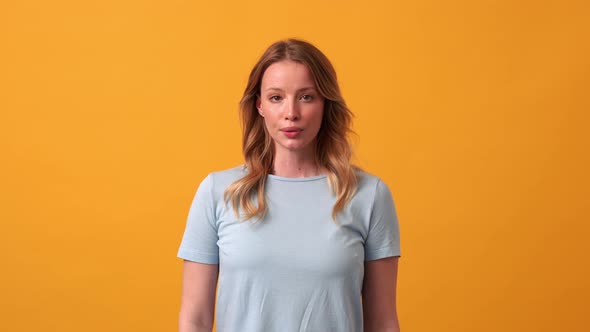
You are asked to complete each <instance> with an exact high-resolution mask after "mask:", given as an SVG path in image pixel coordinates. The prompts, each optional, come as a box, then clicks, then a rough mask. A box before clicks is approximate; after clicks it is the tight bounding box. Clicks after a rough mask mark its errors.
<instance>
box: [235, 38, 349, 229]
mask: <svg viewBox="0 0 590 332" xmlns="http://www.w3.org/2000/svg"><path fill="white" fill-rule="evenodd" d="M283 60H290V61H294V62H298V63H301V64H304V65H306V66H307V67H308V69H309V71H310V72H311V75H312V77H313V80H314V82H315V85H316V88H317V90H318V93H320V94H321V95H322V96H323V97H324V111H323V118H322V123H321V126H320V129H319V132H318V134H317V137H316V140H315V144H316V147H315V152H316V156H315V160H316V163H317V166H318V167H320V168H323V169H325V170H327V172H328V174H327V177H328V184H329V186H330V190H331V192H332V194H334V195H335V197H336V202H335V204H334V207H333V209H332V218H333V219H334V220H336V215H337V214H338V213H339V212H340V211H341V210H342V209H343V208H344V207H345V206H346V204H347V203H348V202H350V200H351V199H352V197H353V196H354V194H355V193H356V190H357V185H358V178H357V172H356V171H357V170H360V168H359V167H357V166H355V165H353V164H352V163H351V157H352V149H351V145H350V142H349V137H350V134H354V132H353V131H352V129H351V125H352V118H353V114H352V112H351V111H350V109H349V108H348V107H347V106H346V103H345V101H344V99H343V98H342V95H341V93H340V88H339V86H338V82H337V79H336V71H335V70H334V67H333V66H332V64H331V63H330V61H329V60H328V58H327V57H326V56H325V55H324V54H323V53H322V52H321V51H320V50H319V49H318V48H316V47H315V46H314V45H312V44H310V43H309V42H306V41H303V40H300V39H286V40H281V41H278V42H275V43H273V44H272V45H270V46H269V47H268V48H267V49H266V51H265V52H264V54H262V56H261V58H260V59H259V60H258V62H257V63H256V65H255V66H254V68H253V69H252V71H251V72H250V76H249V78H248V83H247V85H246V89H245V90H244V95H243V96H242V99H241V101H240V105H239V113H240V120H241V124H242V131H243V132H242V153H243V155H244V159H245V166H246V168H247V173H246V175H245V176H244V177H242V178H240V179H239V180H237V181H235V182H234V183H232V184H231V185H229V186H228V187H227V188H226V190H225V192H224V199H225V202H226V203H228V202H231V203H232V205H233V209H234V212H235V214H236V217H237V218H238V219H242V218H243V219H246V220H247V219H251V218H255V217H256V218H258V219H259V220H262V218H263V217H264V216H265V214H266V211H267V205H266V199H265V191H264V188H265V184H266V179H267V175H268V174H270V173H271V172H272V169H273V161H274V156H275V151H274V144H273V141H272V138H271V137H270V135H269V133H268V132H267V129H266V126H265V125H264V119H263V118H262V116H260V114H259V113H258V111H257V109H256V100H257V98H260V89H261V81H262V76H263V75H264V72H265V71H266V69H267V68H268V67H269V66H270V65H272V64H273V63H276V62H279V61H283ZM240 209H241V210H242V216H240V213H239V211H240Z"/></svg>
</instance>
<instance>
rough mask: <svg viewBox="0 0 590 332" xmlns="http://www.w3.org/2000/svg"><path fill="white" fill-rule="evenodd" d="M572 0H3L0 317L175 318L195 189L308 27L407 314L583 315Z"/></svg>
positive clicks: (581, 168)
mask: <svg viewBox="0 0 590 332" xmlns="http://www.w3.org/2000/svg"><path fill="white" fill-rule="evenodd" d="M588 17H590V10H589V5H588V4H587V2H586V1H518V2H515V1H509V0H498V1H467V0H464V1H435V0H418V1H410V2H408V1H360V2H354V3H344V2H342V1H295V2H285V1H243V2H242V1H235V2H234V3H231V4H229V3H227V2H218V3H215V2H214V1H207V2H198V1H179V0H171V1H149V0H142V1H113V0H109V1H64V0H58V1H5V2H3V3H2V4H1V5H0V34H1V40H0V41H1V45H2V52H0V58H1V61H0V77H1V80H0V82H1V83H0V84H1V86H0V110H1V112H2V113H1V116H2V118H1V119H2V120H1V121H0V149H1V156H2V160H1V163H0V165H1V166H0V167H1V168H2V170H1V172H0V181H1V184H2V186H1V187H2V194H1V197H0V199H1V202H2V208H1V209H0V220H1V229H2V231H1V235H0V237H1V238H0V259H1V264H2V273H1V274H0V294H2V295H1V296H0V312H1V319H0V330H2V331H11V332H17V331H174V330H175V329H176V328H177V315H178V309H179V303H180V282H181V272H182V264H181V260H180V259H177V258H176V251H177V249H178V245H179V243H180V240H181V237H182V232H183V230H184V226H185V220H186V216H187V213H188V208H189V206H190V202H191V200H192V197H193V195H194V192H195V190H196V188H197V185H198V183H199V182H200V181H201V180H202V179H203V178H204V177H205V176H206V174H207V173H208V172H210V171H213V170H220V169H224V168H228V167H232V166H235V165H237V164H239V163H241V161H242V159H241V158H242V157H241V152H240V144H241V143H240V128H239V123H238V117H237V103H238V100H239V98H240V96H241V93H242V91H243V89H244V87H245V83H246V79H247V75H248V73H249V70H250V69H251V67H252V66H253V65H254V63H255V61H256V60H257V58H258V57H259V56H260V54H261V53H262V51H263V50H264V49H265V48H266V47H267V46H268V45H269V44H270V43H271V42H273V41H275V40H278V39H281V38H286V37H299V38H303V39H306V40H309V41H311V42H312V43H314V44H316V45H317V46H318V47H320V49H322V50H323V51H324V52H325V53H326V54H327V55H328V57H329V58H330V59H331V60H332V61H333V63H334V65H335V67H336V69H337V71H338V74H339V79H340V82H341V87H342V90H343V93H344V96H345V98H346V99H347V102H348V104H349V106H350V107H351V108H352V110H353V111H354V112H355V113H356V122H355V130H356V131H357V133H358V135H359V139H357V140H356V143H355V149H356V160H357V161H358V164H359V165H360V166H362V167H364V168H366V169H367V170H368V171H370V172H372V173H374V174H376V175H378V176H380V177H381V178H383V179H384V180H385V182H386V183H388V185H389V186H390V188H391V190H392V192H393V194H394V198H395V200H396V205H397V208H398V214H399V219H400V228H401V234H402V258H401V260H400V270H399V284H398V292H399V298H398V306H399V309H398V310H399V318H400V323H401V327H402V330H403V331H586V330H587V328H588V326H587V325H588V321H587V320H586V319H585V318H583V317H582V316H583V315H584V314H587V313H588V299H589V298H590V289H589V286H590V275H589V273H588V268H589V264H588V262H589V259H588V257H587V255H588V253H589V252H590V245H589V242H590V241H589V240H588V236H589V235H590V234H589V233H590V232H589V229H590V226H589V222H590V220H589V219H590V218H589V216H590V211H589V205H590V204H589V197H590V190H589V186H590V181H589V180H590V179H589V176H588V170H589V169H590V162H589V153H588V150H589V147H590V146H589V145H590V144H589V141H590V140H589V138H588V136H587V133H586V132H585V131H587V130H588V127H589V121H588V120H589V116H588V112H589V111H590V101H589V92H590V60H589V59H590V33H589V31H590V23H589V22H590V21H589V20H588Z"/></svg>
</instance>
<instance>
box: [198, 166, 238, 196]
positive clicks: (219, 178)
mask: <svg viewBox="0 0 590 332" xmlns="http://www.w3.org/2000/svg"><path fill="white" fill-rule="evenodd" d="M246 174H248V170H247V168H246V165H244V164H240V165H238V166H234V167H231V168H227V169H222V170H217V171H213V172H210V173H209V174H208V175H207V177H205V179H203V184H204V185H206V186H207V187H209V188H210V190H212V191H213V192H214V193H219V192H223V191H224V190H225V188H227V187H228V186H229V185H230V184H232V183H234V182H235V181H237V180H239V179H241V178H242V177H244V176H245V175H246Z"/></svg>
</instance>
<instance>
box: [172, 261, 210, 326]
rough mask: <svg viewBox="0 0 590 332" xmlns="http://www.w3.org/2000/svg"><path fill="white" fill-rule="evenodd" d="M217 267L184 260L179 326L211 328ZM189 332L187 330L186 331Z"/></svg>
mask: <svg viewBox="0 0 590 332" xmlns="http://www.w3.org/2000/svg"><path fill="white" fill-rule="evenodd" d="M218 272H219V265H217V264H204V263H197V262H192V261H188V260H184V266H183V273H182V300H181V305H180V316H179V325H180V330H181V331H182V330H183V325H184V326H188V325H192V326H193V327H195V326H196V327H201V328H208V329H209V331H210V329H211V328H212V327H213V316H214V312H215V289H216V288H217V276H218ZM186 330H187V331H189V329H186Z"/></svg>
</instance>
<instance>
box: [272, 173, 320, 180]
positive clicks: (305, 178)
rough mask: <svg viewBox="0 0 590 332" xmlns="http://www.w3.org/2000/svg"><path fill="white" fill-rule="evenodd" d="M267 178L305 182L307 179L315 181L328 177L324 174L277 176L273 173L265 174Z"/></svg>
mask: <svg viewBox="0 0 590 332" xmlns="http://www.w3.org/2000/svg"><path fill="white" fill-rule="evenodd" d="M267 176H268V178H269V179H273V180H279V181H289V182H307V181H317V180H321V179H324V178H326V177H328V175H326V174H321V175H315V176H308V177H304V178H288V177H285V176H278V175H274V174H268V175H267Z"/></svg>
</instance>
